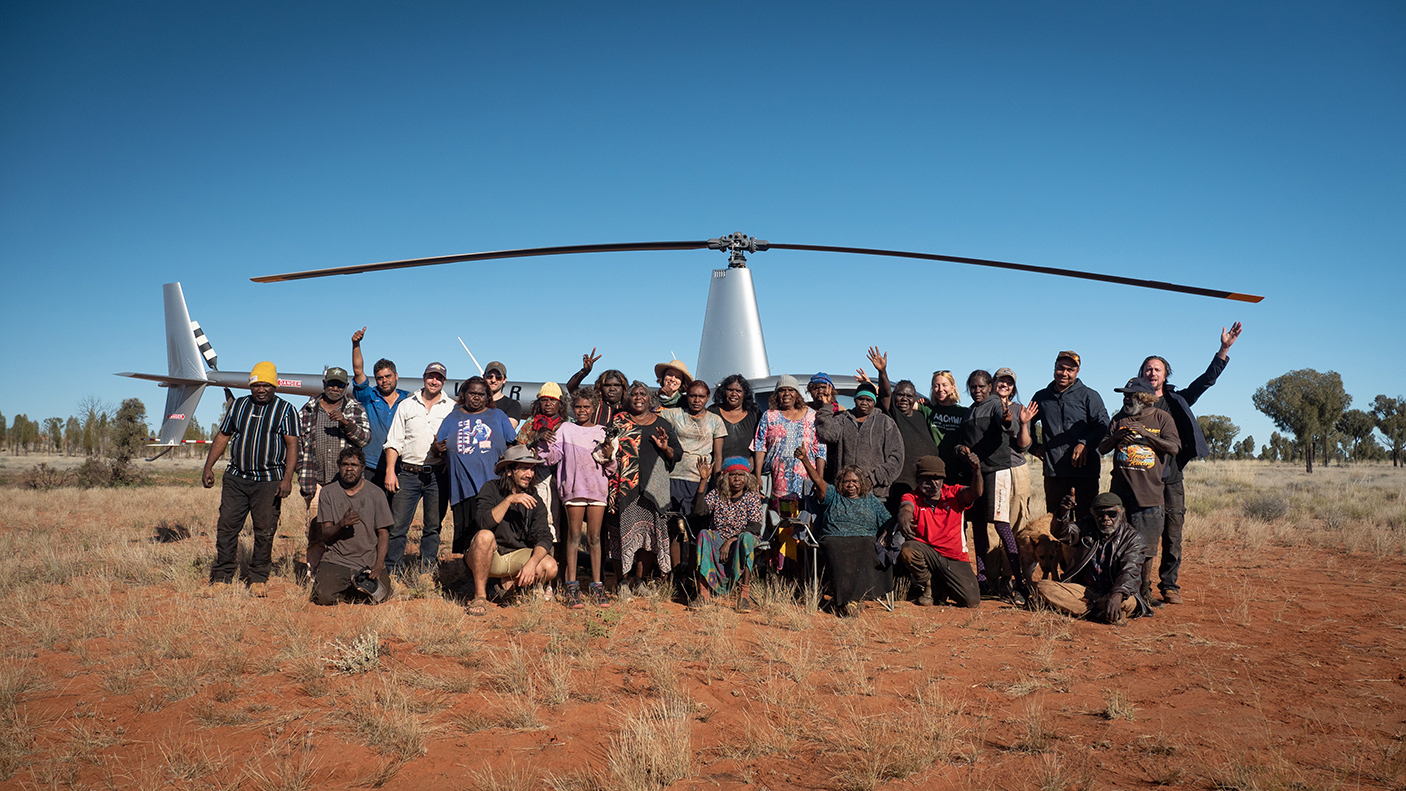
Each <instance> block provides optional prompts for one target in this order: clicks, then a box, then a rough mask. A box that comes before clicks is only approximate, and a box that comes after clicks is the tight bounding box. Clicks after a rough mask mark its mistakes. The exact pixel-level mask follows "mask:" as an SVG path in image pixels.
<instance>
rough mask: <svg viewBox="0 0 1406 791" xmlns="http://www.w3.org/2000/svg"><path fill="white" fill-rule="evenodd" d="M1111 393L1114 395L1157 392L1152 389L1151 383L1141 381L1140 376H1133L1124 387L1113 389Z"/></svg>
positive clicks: (1144, 380)
mask: <svg viewBox="0 0 1406 791" xmlns="http://www.w3.org/2000/svg"><path fill="white" fill-rule="evenodd" d="M1113 392H1115V393H1155V392H1157V391H1156V390H1153V389H1152V383H1151V382H1149V381H1147V380H1146V379H1143V378H1142V377H1141V376H1134V377H1133V378H1132V379H1129V380H1128V383H1127V384H1125V385H1123V386H1122V387H1115V388H1113Z"/></svg>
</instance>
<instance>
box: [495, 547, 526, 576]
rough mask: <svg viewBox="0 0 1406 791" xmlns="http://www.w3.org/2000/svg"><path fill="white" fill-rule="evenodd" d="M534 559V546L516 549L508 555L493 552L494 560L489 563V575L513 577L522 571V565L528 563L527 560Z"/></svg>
mask: <svg viewBox="0 0 1406 791" xmlns="http://www.w3.org/2000/svg"><path fill="white" fill-rule="evenodd" d="M531 559H532V548H531V547H529V548H527V549H514V550H513V551H512V552H509V553H508V554H506V555H500V554H498V553H497V552H494V553H493V560H492V561H491V562H490V563H489V564H488V576H490V577H511V576H513V575H514V574H517V573H518V572H519V571H522V567H523V566H526V565H527V561H529V560H531Z"/></svg>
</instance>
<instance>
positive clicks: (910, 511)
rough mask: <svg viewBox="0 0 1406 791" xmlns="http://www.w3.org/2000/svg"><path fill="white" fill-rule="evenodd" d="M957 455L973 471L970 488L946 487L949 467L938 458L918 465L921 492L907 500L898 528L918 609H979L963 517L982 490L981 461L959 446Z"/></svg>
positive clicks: (900, 555) (901, 557) (928, 458)
mask: <svg viewBox="0 0 1406 791" xmlns="http://www.w3.org/2000/svg"><path fill="white" fill-rule="evenodd" d="M957 455H958V456H959V457H960V458H962V459H964V460H965V461H966V462H967V467H968V468H969V469H970V470H971V471H972V478H971V485H970V486H961V485H951V486H949V485H947V484H946V479H947V464H946V463H945V462H943V461H942V459H940V458H938V457H937V455H936V454H934V455H931V456H924V457H922V458H920V459H918V461H917V465H916V466H917V473H918V490H917V491H914V492H908V493H907V494H905V495H903V500H902V505H900V506H899V509H898V529H899V531H900V532H902V533H903V536H904V538H906V539H907V540H906V541H904V542H903V548H902V549H900V550H899V552H898V559H899V560H901V561H903V563H904V564H905V565H906V566H908V568H909V570H910V571H911V572H912V574H913V584H914V585H916V586H918V606H920V607H931V606H932V605H933V604H935V603H937V602H941V601H945V600H947V599H951V600H952V601H953V602H954V603H956V605H957V606H958V607H980V606H981V588H980V586H979V585H977V582H976V574H975V573H973V572H972V559H971V553H970V552H969V551H968V550H967V531H966V529H965V528H964V527H963V525H962V513H963V512H964V511H966V510H967V509H968V508H971V507H972V503H975V502H976V501H977V500H978V499H979V498H980V497H981V495H982V492H983V491H984V481H983V480H982V475H981V461H980V459H978V458H976V454H974V453H972V452H971V449H970V448H968V447H966V446H963V445H959V446H958V447H957Z"/></svg>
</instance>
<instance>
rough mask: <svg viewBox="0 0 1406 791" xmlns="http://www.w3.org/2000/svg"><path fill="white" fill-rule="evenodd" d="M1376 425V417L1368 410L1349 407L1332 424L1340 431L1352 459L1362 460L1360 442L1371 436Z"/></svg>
mask: <svg viewBox="0 0 1406 791" xmlns="http://www.w3.org/2000/svg"><path fill="white" fill-rule="evenodd" d="M1376 427H1377V419H1376V418H1375V417H1372V414H1371V413H1370V412H1364V411H1362V410H1361V409H1349V410H1348V411H1346V412H1344V413H1343V416H1342V417H1340V418H1338V422H1337V423H1336V424H1335V425H1334V428H1336V429H1337V430H1338V431H1339V432H1341V433H1342V436H1343V441H1344V444H1345V445H1346V446H1347V448H1348V450H1349V451H1350V452H1351V454H1352V460H1353V461H1362V442H1363V440H1365V439H1367V438H1368V437H1370V436H1372V431H1373V429H1375V428H1376Z"/></svg>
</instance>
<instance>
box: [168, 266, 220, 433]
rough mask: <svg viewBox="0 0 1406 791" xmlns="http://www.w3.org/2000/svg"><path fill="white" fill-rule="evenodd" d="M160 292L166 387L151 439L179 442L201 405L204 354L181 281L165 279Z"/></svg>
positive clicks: (203, 388)
mask: <svg viewBox="0 0 1406 791" xmlns="http://www.w3.org/2000/svg"><path fill="white" fill-rule="evenodd" d="M161 292H162V298H163V300H164V301H165V303H166V370H167V374H168V376H167V377H165V381H163V382H162V384H164V385H165V386H166V388H167V390H166V409H165V411H164V412H162V413H161V433H160V434H159V435H158V436H157V439H156V442H155V443H154V444H155V445H156V446H158V447H159V446H175V445H180V444H181V442H182V440H184V439H185V435H186V427H187V426H189V425H190V421H191V420H192V419H193V418H194V417H195V408H196V407H197V406H199V405H200V396H201V395H202V394H203V393H204V392H205V388H206V387H207V386H208V385H206V384H205V382H206V381H207V378H206V376H205V358H204V357H203V356H202V354H201V350H200V346H199V344H198V343H197V340H196V333H195V330H194V329H193V326H194V325H193V322H191V320H190V312H189V311H188V310H186V299H185V294H184V293H182V291H181V284H180V283H167V284H165V285H163V286H162V287H161ZM202 339H203V335H202ZM207 348H208V344H207ZM212 356H213V355H212ZM212 362H213V361H212ZM153 378H154V377H153Z"/></svg>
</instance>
